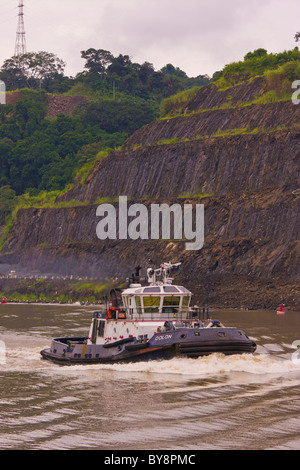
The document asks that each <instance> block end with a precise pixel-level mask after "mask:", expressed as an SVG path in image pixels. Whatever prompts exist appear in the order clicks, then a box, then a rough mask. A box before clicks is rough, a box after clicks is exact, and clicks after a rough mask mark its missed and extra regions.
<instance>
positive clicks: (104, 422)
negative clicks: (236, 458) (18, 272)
mask: <svg viewBox="0 0 300 470" xmlns="http://www.w3.org/2000/svg"><path fill="white" fill-rule="evenodd" d="M92 311H93V309H92V307H86V306H85V307H83V306H74V305H67V306H63V305H28V304H26V305H13V304H7V305H1V306H0V340H1V343H0V344H1V354H0V449H1V450H4V449H15V450H21V449H24V450H61V449H67V450H68V449H70V450H75V449H76V450H81V449H90V450H96V449H97V450H106V451H107V450H108V451H111V450H123V451H125V450H168V451H170V450H178V451H179V450H180V451H183V450H185V451H191V450H202V449H208V450H210V449H228V450H229V449H233V450H235V449H250V450H251V449H300V387H299V385H300V353H299V357H298V349H297V347H298V348H300V346H298V345H295V344H294V345H293V343H294V342H295V341H297V340H299V345H300V328H299V320H300V312H298V313H297V312H286V314H285V315H282V316H279V315H277V314H276V312H270V311H237V310H232V311H215V312H213V316H214V318H216V319H218V320H220V321H221V322H222V323H224V324H225V325H226V326H235V325H237V326H239V327H240V328H244V329H245V330H246V332H247V333H248V335H249V336H250V337H251V338H252V339H254V340H255V341H256V342H257V344H258V350H257V352H256V353H255V354H254V355H245V356H243V355H241V356H239V355H238V356H229V357H226V356H222V355H212V356H209V357H205V358H201V359H185V358H181V359H173V360H171V361H157V362H155V361H153V362H141V363H136V364H118V365H91V366H65V367H62V366H58V365H54V364H52V363H51V362H48V361H43V360H41V359H40V354H39V352H40V350H41V349H43V348H44V347H48V346H49V344H50V341H51V338H52V337H58V336H67V335H73V336H77V335H86V334H87V332H88V328H89V325H90V321H91V317H92Z"/></svg>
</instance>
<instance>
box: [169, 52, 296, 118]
mask: <svg viewBox="0 0 300 470" xmlns="http://www.w3.org/2000/svg"><path fill="white" fill-rule="evenodd" d="M262 51H264V50H262ZM265 52H266V51H265ZM251 54H254V57H252V58H251ZM262 54H263V55H262V56H261V57H255V52H254V53H249V54H247V55H246V56H245V60H244V61H240V62H235V63H233V64H229V65H227V66H225V68H224V69H223V71H222V72H217V73H216V74H215V77H214V79H213V81H212V84H210V85H207V86H215V87H217V91H220V92H221V91H225V90H228V89H230V88H234V87H236V86H239V85H241V84H243V83H245V82H249V83H250V81H252V80H253V79H254V78H257V77H264V79H265V81H266V89H265V91H264V93H260V94H259V95H258V96H257V97H256V98H254V99H253V100H251V101H248V102H244V103H242V104H240V105H239V107H242V106H249V105H251V104H266V103H272V102H278V101H285V100H290V99H291V95H292V92H293V90H292V88H291V85H292V83H293V82H294V81H295V80H299V79H300V51H299V50H298V48H297V47H296V48H295V49H294V50H293V51H285V52H283V53H280V54H267V53H266V54H264V53H263V52H262ZM248 55H249V58H248V59H246V57H247V56H248ZM200 89H201V87H194V88H193V89H191V90H186V91H184V92H180V93H177V94H176V95H174V96H171V97H169V98H166V99H165V100H163V101H162V103H161V114H160V117H161V119H170V118H174V117H178V116H183V115H190V114H194V113H202V112H205V111H213V110H216V109H224V108H236V107H237V106H235V105H233V104H232V103H231V101H230V99H229V101H228V102H227V103H222V104H221V105H220V106H219V107H214V108H203V109H201V110H198V111H192V112H187V111H186V109H187V107H188V105H189V102H190V101H191V100H192V99H193V98H194V97H195V96H196V95H197V93H198V91H199V90H200Z"/></svg>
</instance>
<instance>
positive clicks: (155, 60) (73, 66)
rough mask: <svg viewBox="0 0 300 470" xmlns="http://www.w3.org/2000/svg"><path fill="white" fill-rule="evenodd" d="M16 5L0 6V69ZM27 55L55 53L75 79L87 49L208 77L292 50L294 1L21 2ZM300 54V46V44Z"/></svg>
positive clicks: (297, 7) (5, 1) (10, 42)
mask: <svg viewBox="0 0 300 470" xmlns="http://www.w3.org/2000/svg"><path fill="white" fill-rule="evenodd" d="M18 3H19V0H0V8H1V15H0V35H1V43H0V65H2V63H3V61H4V60H5V59H7V58H10V57H11V56H12V55H13V54H14V47H15V37H16V29H17V14H18V8H17V6H18ZM24 4H25V7H24V12H25V17H24V20H25V30H26V42H27V50H28V51H29V52H31V51H34V52H38V51H41V50H44V51H48V52H53V53H55V54H56V55H58V57H59V58H61V59H63V60H64V61H65V62H66V63H67V67H66V70H65V73H66V74H67V75H71V76H75V75H76V73H78V72H81V71H82V70H83V68H84V60H83V59H81V55H80V51H82V50H86V49H88V48H90V47H93V48H95V49H105V50H108V51H110V52H112V54H113V55H115V56H117V55H119V54H128V55H129V56H130V57H131V59H132V61H133V62H138V63H140V64H142V63H143V62H145V61H147V62H151V63H152V64H153V66H154V68H155V70H159V69H161V68H162V67H163V66H164V65H166V64H167V63H172V64H173V65H174V66H175V67H179V68H181V69H182V70H184V71H185V72H186V73H187V75H188V76H189V77H195V76H197V75H204V74H208V75H210V76H211V75H212V74H213V73H214V72H215V71H217V70H220V69H222V68H223V67H224V65H226V64H228V63H230V62H233V61H236V60H241V59H242V58H243V57H244V55H245V54H246V53H247V52H249V51H253V50H254V49H257V48H259V47H263V48H265V49H267V50H268V52H281V51H283V50H285V49H293V48H294V47H295V46H296V45H297V43H295V41H294V35H295V33H296V32H297V31H300V1H299V0H250V1H245V0H226V1H225V0H84V1H82V0H49V1H46V0H24ZM298 44H299V47H300V43H298Z"/></svg>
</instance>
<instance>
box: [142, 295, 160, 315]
mask: <svg viewBox="0 0 300 470" xmlns="http://www.w3.org/2000/svg"><path fill="white" fill-rule="evenodd" d="M159 307H160V297H155V296H153V297H152V296H151V297H144V311H145V313H158V312H159Z"/></svg>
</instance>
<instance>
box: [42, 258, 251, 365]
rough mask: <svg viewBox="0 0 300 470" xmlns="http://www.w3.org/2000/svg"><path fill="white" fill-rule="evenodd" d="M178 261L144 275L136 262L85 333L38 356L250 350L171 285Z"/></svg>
mask: <svg viewBox="0 0 300 470" xmlns="http://www.w3.org/2000/svg"><path fill="white" fill-rule="evenodd" d="M180 265H181V263H176V264H172V263H164V264H162V265H161V266H160V267H159V268H157V269H153V268H149V269H147V276H146V278H145V279H143V278H141V277H140V275H139V273H140V270H141V268H140V267H139V266H138V267H137V268H136V273H135V274H134V275H132V277H131V278H130V280H129V287H128V288H127V289H125V290H124V291H122V292H121V293H120V295H119V297H121V300H122V302H121V303H120V302H119V301H118V295H117V292H116V291H113V295H112V303H111V304H110V306H109V308H107V309H104V310H101V311H97V312H94V314H93V320H92V323H91V326H90V330H89V335H88V336H87V337H77V338H73V337H72V338H69V337H67V338H57V339H53V340H52V344H51V347H50V348H49V349H44V350H43V351H41V356H42V358H43V359H49V360H51V361H53V362H55V363H58V364H63V365H65V364H70V365H71V364H96V363H116V362H135V361H140V360H143V361H147V360H155V359H171V358H173V357H174V356H179V357H189V358H197V357H199V356H207V355H209V354H212V353H216V352H218V353H222V354H225V355H231V354H243V353H248V354H251V353H253V352H255V350H256V344H255V343H254V342H253V341H252V340H251V339H249V338H248V336H247V334H246V333H245V332H244V331H243V330H241V329H240V328H235V327H225V326H224V325H222V324H221V323H220V321H218V320H212V319H211V318H209V317H210V315H209V311H208V310H207V309H205V311H204V310H203V309H200V308H198V307H191V306H190V303H191V299H192V295H193V294H192V293H191V292H190V291H189V290H187V289H186V288H185V287H183V286H180V285H173V283H172V281H173V278H171V277H170V275H171V273H172V272H174V271H176V270H178V269H179V267H180ZM143 281H144V283H143Z"/></svg>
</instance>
